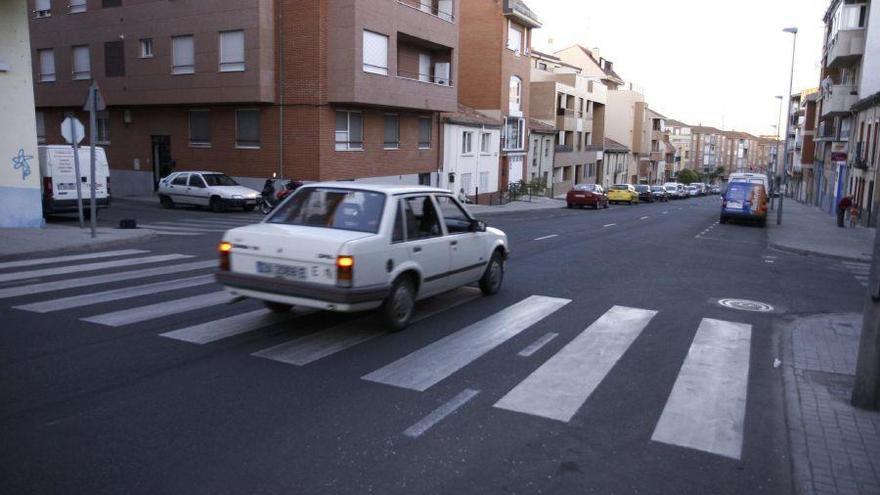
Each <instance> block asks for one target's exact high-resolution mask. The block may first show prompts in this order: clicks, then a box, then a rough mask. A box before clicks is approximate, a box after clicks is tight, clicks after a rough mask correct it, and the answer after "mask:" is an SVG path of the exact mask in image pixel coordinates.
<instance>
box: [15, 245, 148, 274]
mask: <svg viewBox="0 0 880 495" xmlns="http://www.w3.org/2000/svg"><path fill="white" fill-rule="evenodd" d="M145 253H149V251H143V250H140V249H123V250H120V251H101V252H97V253H88V254H74V255H70V256H56V257H53V258H37V259H26V260H20V261H7V262H6V263H0V270H5V269H7V268H20V267H23V266H32V265H48V264H50V263H64V262H66V261H80V260H90V259H97V258H112V257H114V256H129V255H133V254H145Z"/></svg>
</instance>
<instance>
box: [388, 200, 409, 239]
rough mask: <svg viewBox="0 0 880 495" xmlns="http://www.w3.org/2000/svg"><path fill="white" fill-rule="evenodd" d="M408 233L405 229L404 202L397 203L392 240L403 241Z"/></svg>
mask: <svg viewBox="0 0 880 495" xmlns="http://www.w3.org/2000/svg"><path fill="white" fill-rule="evenodd" d="M405 238H406V235H405V233H404V231H403V204H402V203H401V202H398V203H397V213H396V214H395V215H394V231H393V232H392V233H391V242H403V241H404V239H405Z"/></svg>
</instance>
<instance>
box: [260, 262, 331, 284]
mask: <svg viewBox="0 0 880 495" xmlns="http://www.w3.org/2000/svg"><path fill="white" fill-rule="evenodd" d="M257 273H259V274H262V275H270V276H273V277H280V278H287V279H291V280H308V279H309V278H312V277H318V276H319V274H320V271H319V269H318V267H317V266H311V267H307V266H301V265H283V264H281V263H266V262H265V261H258V262H257Z"/></svg>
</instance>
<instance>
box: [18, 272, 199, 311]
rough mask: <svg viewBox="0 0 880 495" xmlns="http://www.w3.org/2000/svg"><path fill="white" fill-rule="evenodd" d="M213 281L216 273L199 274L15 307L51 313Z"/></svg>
mask: <svg viewBox="0 0 880 495" xmlns="http://www.w3.org/2000/svg"><path fill="white" fill-rule="evenodd" d="M213 281H214V275H199V276H197V277H190V278H181V279H175V280H166V281H164V282H156V283H152V284H146V285H138V286H134V287H125V288H122V289H113V290H108V291H103V292H95V293H93V294H80V295H78V296H71V297H62V298H60V299H50V300H48V301H40V302H35V303H30V304H24V305H21V306H15V309H21V310H24V311H32V312H35V313H50V312H52V311H60V310H62V309H71V308H80V307H83V306H90V305H93V304H100V303H105V302H110V301H119V300H121V299H130V298H132V297H138V296H145V295H149V294H156V293H158V292H164V291H170V290H177V289H185V288H187V287H196V286H199V285H206V284H210V283H212V282H213Z"/></svg>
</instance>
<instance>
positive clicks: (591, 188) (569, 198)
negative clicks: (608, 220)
mask: <svg viewBox="0 0 880 495" xmlns="http://www.w3.org/2000/svg"><path fill="white" fill-rule="evenodd" d="M565 201H566V203H568V207H569V208H574V207H575V206H578V207H580V208H583V207H584V206H592V207H593V208H594V209H597V210H598V209H599V208H608V196H607V195H606V194H605V190H604V189H602V186H600V185H598V184H578V185H576V186H574V187H573V188H572V189H571V191H568V194H566V196H565Z"/></svg>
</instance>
